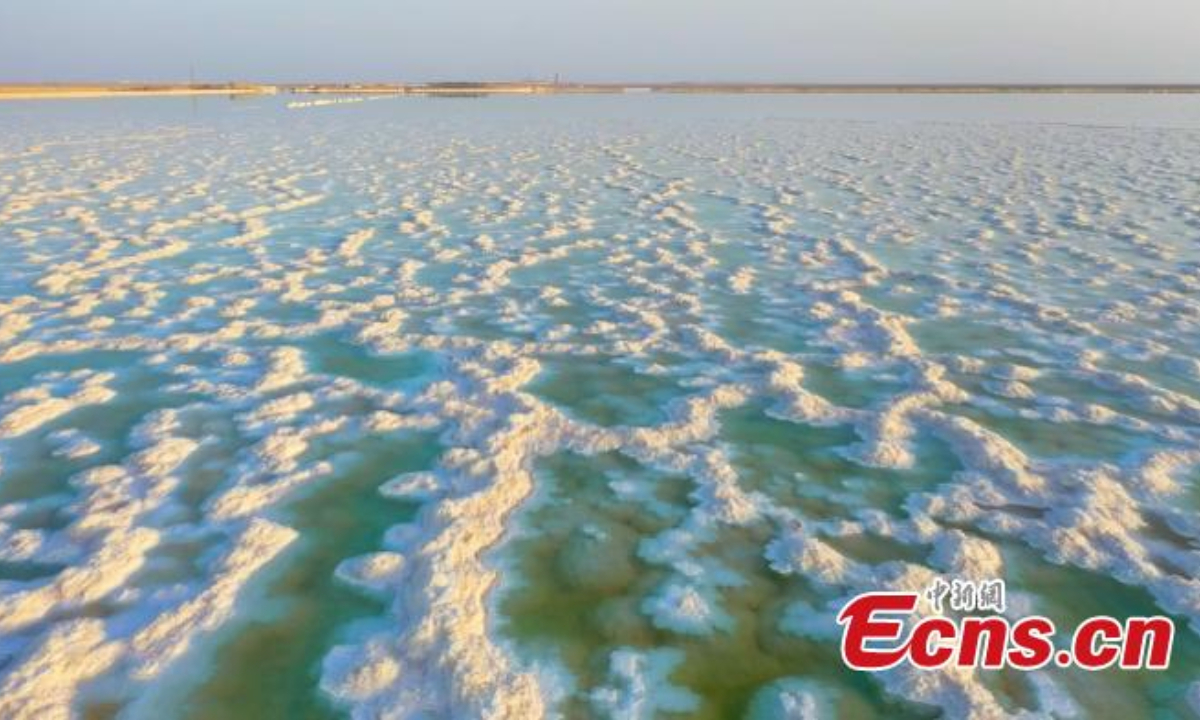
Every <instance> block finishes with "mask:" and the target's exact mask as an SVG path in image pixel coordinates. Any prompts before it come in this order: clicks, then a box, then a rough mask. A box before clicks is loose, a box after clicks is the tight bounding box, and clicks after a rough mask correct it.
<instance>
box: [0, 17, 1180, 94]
mask: <svg viewBox="0 0 1200 720" xmlns="http://www.w3.org/2000/svg"><path fill="white" fill-rule="evenodd" d="M1197 38H1200V0H491V1H487V0H336V1H326V2H321V1H318V0H194V1H193V2H189V3H186V4H185V3H182V2H173V1H170V0H0V81H3V80H116V79H147V80H170V79H186V78H187V77H188V72H189V67H190V66H193V65H194V66H195V68H196V74H197V77H198V79H202V80H227V79H254V80H277V81H295V80H433V79H463V78H496V79H501V78H504V79H507V78H519V77H548V76H550V75H552V74H553V73H555V72H558V73H561V74H562V76H563V77H564V78H565V79H575V80H625V79H643V80H702V79H713V80H775V81H784V80H792V81H947V82H962V81H974V80H980V81H1014V82H1015V81H1042V82H1045V81H1068V82H1069V81H1079V82H1088V81H1146V82H1200V41H1198V40H1197Z"/></svg>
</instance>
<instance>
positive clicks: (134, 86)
mask: <svg viewBox="0 0 1200 720" xmlns="http://www.w3.org/2000/svg"><path fill="white" fill-rule="evenodd" d="M284 92H286V93H294V94H318V95H329V94H333V95H436V96H450V97H463V96H466V97H473V96H484V95H588V94H636V93H663V94H713V95H716V94H741V95H752V94H768V95H867V94H900V95H903V94H928V95H985V94H1009V93H1012V94H1079V95H1082V94H1129V95H1133V94H1137V95H1180V94H1200V84H1137V83H1123V84H1115V83H1114V84H1104V83H1099V84H1029V83H1025V84H986V83H982V84H974V83H921V84H917V83H913V84H884V83H838V84H834V83H690V82H688V83H685V82H679V83H550V82H441V83H284V84H263V83H226V84H213V83H205V84H191V85H189V84H178V83H176V84H154V83H116V84H114V83H108V84H105V83H95V84H88V83H43V84H38V83H10V84H0V100H48V99H71V98H105V97H140V96H163V95H264V94H275V93H284Z"/></svg>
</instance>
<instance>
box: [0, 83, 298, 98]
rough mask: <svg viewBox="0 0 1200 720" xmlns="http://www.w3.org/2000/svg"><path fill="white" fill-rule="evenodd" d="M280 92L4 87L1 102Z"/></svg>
mask: <svg viewBox="0 0 1200 720" xmlns="http://www.w3.org/2000/svg"><path fill="white" fill-rule="evenodd" d="M275 92H278V88H276V87H275V86H273V85H256V84H245V83H230V84H224V85H214V84H203V85H187V84H184V85H178V84H176V85H156V84H152V83H136V84H109V85H105V84H95V85H91V84H82V83H69V84H67V83H63V84H55V83H48V84H35V83H29V84H18V83H11V84H3V83H0V100H67V99H81V98H107V97H147V96H162V95H266V94H272V93H275Z"/></svg>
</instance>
